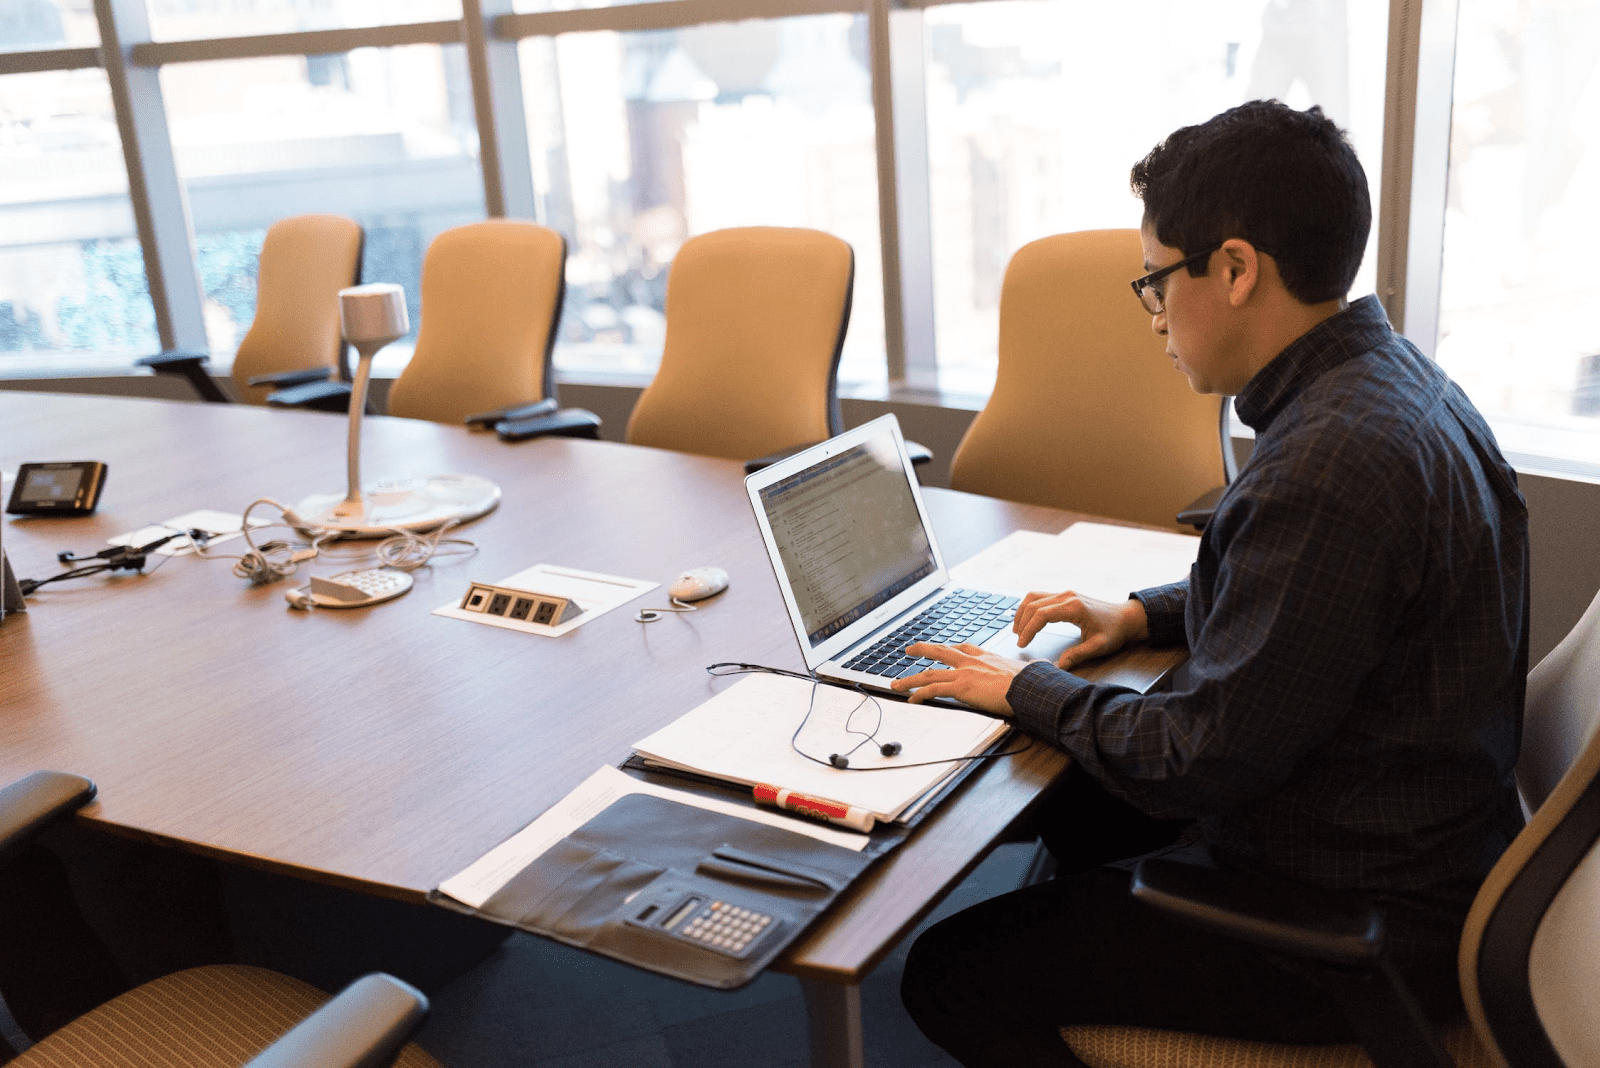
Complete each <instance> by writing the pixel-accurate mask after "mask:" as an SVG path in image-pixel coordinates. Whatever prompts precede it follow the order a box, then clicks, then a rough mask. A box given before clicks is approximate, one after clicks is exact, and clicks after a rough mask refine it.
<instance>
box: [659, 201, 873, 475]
mask: <svg viewBox="0 0 1600 1068" xmlns="http://www.w3.org/2000/svg"><path fill="white" fill-rule="evenodd" d="M854 276H855V254H854V253H853V252H852V251H851V249H850V246H849V245H848V244H846V243H845V242H844V241H842V240H840V239H839V238H837V237H834V236H832V235H831V234H825V233H822V232H821V231H819V230H805V229H796V228H787V227H774V226H750V227H741V228H737V229H731V230H717V231H713V232H712V233H709V234H702V235H700V236H699V237H693V238H690V239H689V240H688V241H686V242H684V243H683V247H682V248H680V249H679V250H678V254H677V256H676V257H674V259H673V261H672V268H671V272H670V273H669V274H668V276H667V336H666V343H665V347H664V349H663V351H662V353H661V368H660V370H659V371H657V372H656V376H655V379H654V380H653V381H652V382H651V383H650V386H649V388H648V389H646V390H645V391H644V394H643V396H641V397H640V398H639V401H638V403H637V404H636V405H635V406H634V409H633V415H632V417H631V418H629V420H628V432H627V440H628V441H629V442H631V443H633V444H636V445H653V446H656V447H658V448H663V449H675V450H677V451H679V452H692V453H699V454H701V455H704V456H722V457H725V458H727V459H731V460H749V459H751V458H752V457H764V456H766V455H768V454H770V453H776V452H779V451H780V450H786V449H790V448H793V447H795V446H803V445H807V444H812V443H815V442H819V441H822V440H824V439H826V438H829V437H832V436H833V435H834V434H837V433H839V432H840V431H841V430H843V429H844V422H843V420H842V419H841V418H840V415H839V398H838V392H837V377H836V376H837V374H838V368H839V353H840V350H841V348H842V347H843V345H844V335H845V330H846V328H847V327H848V326H849V323H850V298H851V287H852V283H853V280H854Z"/></svg>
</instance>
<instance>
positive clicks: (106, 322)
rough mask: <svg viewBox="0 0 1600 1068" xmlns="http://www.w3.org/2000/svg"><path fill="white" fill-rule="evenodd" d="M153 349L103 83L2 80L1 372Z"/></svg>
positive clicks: (72, 77)
mask: <svg viewBox="0 0 1600 1068" xmlns="http://www.w3.org/2000/svg"><path fill="white" fill-rule="evenodd" d="M157 348H159V345H158V344H157V339H156V332H155V311H154V309H153V308H152V307H151V304H150V294H149V289H148V287H147V285H146V283H145V274H144V261H143V259H142V257H141V256H140V252H139V243H138V241H137V240H136V239H135V237H134V225H133V212H132V210H131V208H130V206H129V203H128V172H127V169H126V168H125V167H124V165H123V161H122V147H121V143H120V142H119V140H118V138H117V126H116V122H115V120H114V119H113V118H112V110H111V93H110V90H109V88H108V87H107V85H106V77H105V74H104V72H102V71H99V70H69V71H44V72H40V73H34V74H12V75H7V76H5V77H0V371H6V370H11V369H17V368H25V367H34V366H37V365H38V364H39V363H40V362H41V359H43V360H47V361H48V362H49V363H50V364H51V365H52V366H54V367H58V368H66V369H77V370H103V369H105V368H106V367H107V366H108V365H116V366H126V364H127V362H128V357H129V356H130V355H131V354H136V353H137V354H143V353H149V352H154V351H156V349H157ZM44 354H48V355H44Z"/></svg>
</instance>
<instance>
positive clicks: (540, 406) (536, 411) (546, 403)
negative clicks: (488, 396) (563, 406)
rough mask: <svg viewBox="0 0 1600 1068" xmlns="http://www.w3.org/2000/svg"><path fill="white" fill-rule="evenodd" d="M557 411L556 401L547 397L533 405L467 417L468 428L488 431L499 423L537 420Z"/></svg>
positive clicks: (516, 406)
mask: <svg viewBox="0 0 1600 1068" xmlns="http://www.w3.org/2000/svg"><path fill="white" fill-rule="evenodd" d="M555 410H556V399H555V398H554V397H546V398H545V399H544V400H541V401H534V402H533V403H531V404H508V405H506V406H505V407H504V408H496V409H495V410H494V411H492V412H479V413H478V414H477V415H469V416H467V419H466V423H467V425H468V426H470V427H473V428H475V429H478V430H488V429H489V428H490V427H492V426H495V425H496V424H499V423H505V422H518V421H520V420H523V419H537V418H538V417H539V416H541V415H549V414H551V413H552V412H554V411H555Z"/></svg>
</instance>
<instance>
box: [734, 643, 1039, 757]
mask: <svg viewBox="0 0 1600 1068" xmlns="http://www.w3.org/2000/svg"><path fill="white" fill-rule="evenodd" d="M754 672H760V673H764V674H768V675H784V676H787V677H788V678H791V679H805V680H806V681H808V682H810V683H811V699H810V701H808V702H807V704H806V714H805V718H803V719H802V720H801V721H800V725H799V726H798V727H796V728H795V729H794V733H793V734H791V735H790V736H789V748H790V749H793V750H794V751H795V752H796V753H799V754H800V755H801V756H803V757H805V758H806V759H807V760H809V761H811V762H812V763H813V764H821V765H823V766H824V767H830V768H835V769H837V770H839V771H895V770H897V769H899V768H925V767H931V766H932V765H934V764H958V763H960V762H962V761H964V760H995V759H998V758H1000V757H1008V756H1016V755H1017V754H1018V753H1026V752H1027V751H1028V750H1030V749H1032V748H1033V739H1032V738H1029V737H1028V736H1026V735H1024V736H1023V739H1022V745H1020V746H1018V747H1017V748H1015V749H1002V750H1000V751H999V752H997V753H977V754H974V755H973V756H964V757H945V758H943V759H942V760H917V761H912V762H911V763H907V764H884V765H880V766H878V767H875V768H852V767H839V765H837V764H835V763H833V761H831V760H823V759H822V758H820V757H814V756H812V755H811V754H810V753H808V752H806V751H805V750H804V749H801V748H800V746H799V745H798V744H796V740H797V739H798V738H799V737H800V732H801V731H803V730H805V728H806V724H807V723H809V722H810V721H811V712H812V710H813V709H814V708H815V707H816V702H817V687H818V686H819V685H821V684H822V680H821V679H819V678H817V676H816V675H814V674H812V673H811V672H805V671H790V670H789V669H788V668H776V667H768V666H766V665H765V664H743V663H738V662H735V661H719V662H718V663H715V664H707V665H706V674H708V675H715V676H717V677H719V678H721V677H722V676H725V675H744V674H749V673H754ZM853 687H854V689H855V690H856V692H858V693H860V694H861V704H858V705H856V707H855V708H852V709H851V710H850V712H849V714H848V715H846V716H845V730H846V731H849V733H851V734H861V733H862V732H861V731H856V730H851V729H850V719H851V717H853V716H854V715H855V714H856V712H857V711H859V710H860V708H861V705H863V704H866V703H867V702H868V701H871V702H872V703H873V707H874V708H875V709H876V711H877V713H878V725H879V726H880V727H881V726H882V725H883V708H882V707H881V706H879V705H878V703H877V702H878V701H879V699H880V698H879V696H878V695H877V694H874V693H869V692H868V691H867V690H866V689H864V688H863V687H862V685H861V684H860V683H855V684H853ZM876 734H877V731H876V730H874V731H872V732H871V733H869V734H868V735H867V736H866V738H865V740H863V741H861V742H858V743H856V745H855V748H853V749H850V750H849V751H848V752H846V753H844V754H843V755H844V756H849V754H850V753H854V752H855V751H856V749H860V748H861V747H862V746H863V745H866V744H867V742H869V741H871V740H872V739H873V737H874V736H875V735H876ZM835 755H839V754H835Z"/></svg>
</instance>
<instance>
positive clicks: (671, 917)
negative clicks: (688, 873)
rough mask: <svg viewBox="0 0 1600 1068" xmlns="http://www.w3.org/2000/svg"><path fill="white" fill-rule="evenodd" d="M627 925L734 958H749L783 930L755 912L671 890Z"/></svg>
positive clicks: (777, 922)
mask: <svg viewBox="0 0 1600 1068" xmlns="http://www.w3.org/2000/svg"><path fill="white" fill-rule="evenodd" d="M628 922H629V923H630V924H633V925H634V926H635V927H644V928H648V929H651V930H657V931H662V932H664V933H666V934H669V935H671V936H672V937H674V938H678V939H681V940H683V941H685V942H688V943H691V944H692V945H696V946H700V947H702V948H704V949H709V950H711V951H712V952H714V953H722V954H725V955H726V956H729V957H735V958H741V957H746V956H749V955H750V953H751V952H752V951H753V950H754V949H755V948H756V947H757V946H759V945H760V944H761V943H762V942H763V941H765V940H766V939H767V938H768V937H769V936H770V935H771V934H772V932H774V931H776V930H778V929H779V928H780V927H782V926H783V922H782V921H781V920H779V919H778V918H777V917H775V916H771V915H769V914H767V913H765V912H761V911H759V910H757V909H752V908H746V907H745V906H743V905H738V904H735V903H734V902H732V901H726V900H724V899H722V898H718V897H713V896H711V895H710V894H706V893H702V892H700V891H691V892H689V893H684V892H683V891H681V890H678V889H675V888H672V887H668V888H665V889H664V890H663V891H662V892H661V893H660V894H657V895H656V896H655V897H653V898H651V899H650V900H649V901H647V902H646V903H645V904H643V905H642V906H640V907H639V908H638V909H637V910H636V911H635V912H634V913H633V915H631V916H629V917H628Z"/></svg>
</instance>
